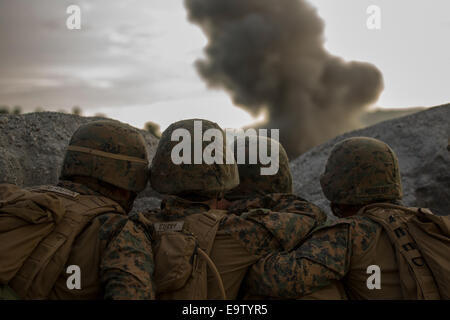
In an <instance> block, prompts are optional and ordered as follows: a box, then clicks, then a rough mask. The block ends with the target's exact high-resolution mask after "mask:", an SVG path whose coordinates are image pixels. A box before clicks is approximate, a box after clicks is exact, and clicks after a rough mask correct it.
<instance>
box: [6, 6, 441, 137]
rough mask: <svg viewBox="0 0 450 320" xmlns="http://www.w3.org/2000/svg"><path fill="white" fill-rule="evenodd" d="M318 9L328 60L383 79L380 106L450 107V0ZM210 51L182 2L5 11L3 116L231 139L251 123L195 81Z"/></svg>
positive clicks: (221, 94)
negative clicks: (170, 128)
mask: <svg viewBox="0 0 450 320" xmlns="http://www.w3.org/2000/svg"><path fill="white" fill-rule="evenodd" d="M242 1H245V0H242ZM273 1H276V0H273ZM311 3H312V4H313V5H314V6H316V7H317V8H318V12H319V15H320V16H321V17H322V18H323V20H324V21H325V25H326V27H325V37H326V44H325V45H326V48H327V49H328V50H329V51H330V53H332V54H334V55H337V56H340V57H342V58H344V59H345V60H359V61H367V62H370V63H373V64H374V65H376V66H377V67H378V68H379V69H380V70H381V72H382V73H383V76H384V83H385V90H384V92H383V93H382V95H381V97H380V99H379V101H378V102H377V106H380V107H413V106H433V105H438V104H443V103H448V102H450V58H449V57H450V1H449V0H433V1H429V0H314V1H311ZM70 4H77V5H79V6H80V7H81V9H82V16H81V22H82V28H81V30H72V31H71V30H68V29H67V27H66V19H67V17H68V15H67V14H66V8H67V7H68V6H69V5H70ZM369 5H378V6H379V7H380V9H381V29H380V30H368V29H367V27H366V20H367V18H368V14H367V13H366V9H367V7H368V6H369ZM205 45H206V39H205V37H204V36H203V34H202V31H201V30H200V29H199V28H198V27H197V26H195V25H192V24H190V23H189V22H188V21H187V20H186V10H185V8H184V7H183V2H182V0H114V1H111V0H95V1H87V0H84V1H81V0H72V1H66V0H33V1H32V0H0V104H1V105H4V104H6V105H10V106H13V105H21V106H22V108H23V109H24V110H25V111H32V110H34V109H35V108H36V107H38V106H41V107H43V108H45V109H47V110H63V109H64V110H67V111H69V110H71V108H72V107H73V106H74V105H79V106H80V107H81V108H82V109H83V112H84V114H85V115H93V114H95V113H104V114H107V115H108V116H110V117H113V118H116V119H118V120H121V121H124V122H128V123H130V124H132V125H135V126H137V127H143V125H144V123H145V122H146V121H148V120H151V121H154V122H157V123H159V124H161V127H162V129H164V128H165V127H166V126H167V125H169V124H170V123H171V122H173V121H176V120H180V119H183V118H192V117H202V118H208V119H211V120H213V121H216V122H218V123H219V124H220V125H222V126H224V127H239V126H242V125H245V124H248V123H251V122H252V121H254V119H252V117H251V116H250V115H248V114H247V113H246V112H244V111H242V110H241V109H239V108H237V107H234V106H233V105H232V103H231V100H230V98H229V97H228V95H227V94H226V93H225V92H223V91H211V90H208V89H207V88H206V86H205V84H204V82H203V81H202V80H201V79H200V77H199V76H198V75H197V72H196V71H195V69H194V67H193V63H194V61H195V60H197V59H199V58H201V57H202V56H203V53H202V50H203V48H204V47H205Z"/></svg>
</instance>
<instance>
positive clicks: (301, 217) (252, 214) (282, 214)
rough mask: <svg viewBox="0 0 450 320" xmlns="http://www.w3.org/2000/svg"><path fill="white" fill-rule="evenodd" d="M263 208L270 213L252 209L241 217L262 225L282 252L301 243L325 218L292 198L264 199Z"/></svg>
mask: <svg viewBox="0 0 450 320" xmlns="http://www.w3.org/2000/svg"><path fill="white" fill-rule="evenodd" d="M263 204H264V205H266V206H267V207H269V208H270V209H253V210H250V211H248V212H246V213H244V214H242V217H243V218H245V219H247V220H251V221H253V222H256V223H259V224H261V225H263V226H264V228H266V229H267V230H269V231H270V233H271V234H272V235H273V236H274V237H275V238H276V239H277V240H278V242H279V243H280V245H281V246H282V250H284V251H290V250H292V249H293V248H295V247H296V246H297V245H298V244H299V243H301V242H303V241H304V239H305V238H306V237H307V236H308V235H310V234H311V232H312V231H313V230H314V229H315V228H317V227H318V226H320V225H322V224H323V223H324V222H325V221H326V218H327V216H326V214H325V213H324V212H323V211H322V210H321V209H319V208H318V207H316V206H315V205H314V204H312V203H309V202H307V201H305V200H303V199H301V198H299V197H297V196H295V195H285V194H275V195H270V196H267V197H265V203H263ZM264 208H266V207H264Z"/></svg>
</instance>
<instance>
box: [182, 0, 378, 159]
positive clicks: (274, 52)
mask: <svg viewBox="0 0 450 320" xmlns="http://www.w3.org/2000/svg"><path fill="white" fill-rule="evenodd" d="M185 6H186V8H187V10H188V13H189V20H190V21H191V22H193V23H195V24H197V25H199V26H200V27H201V28H202V30H203V31H204V33H205V34H206V36H207V37H208V40H209V43H208V45H207V47H206V49H205V53H206V59H204V60H199V61H197V63H196V66H197V69H198V71H199V73H200V75H201V76H202V77H203V78H204V79H205V81H206V82H207V83H208V85H209V86H211V87H215V88H224V89H225V90H227V91H228V92H229V93H230V94H231V96H232V98H233V102H234V103H235V104H236V105H237V106H239V107H241V108H243V109H245V110H247V111H249V112H250V113H251V114H253V115H255V116H257V115H259V114H260V113H261V112H265V113H266V122H264V123H261V124H260V125H259V127H264V128H268V129H281V130H280V142H281V143H282V144H283V145H284V147H285V148H286V150H287V152H288V154H289V156H290V157H291V158H292V157H294V156H297V155H299V154H301V153H303V152H304V151H306V150H308V149H309V148H311V147H313V146H314V145H317V144H319V143H321V142H323V141H325V140H327V139H329V138H332V137H334V136H336V135H338V134H340V133H342V132H343V131H346V130H348V129H352V128H354V126H355V122H354V121H355V118H356V115H357V114H358V113H359V112H360V111H361V110H363V109H364V107H365V106H367V105H370V104H371V103H374V102H375V101H376V100H377V99H378V97H379V95H380V93H381V91H382V89H383V79H382V75H381V73H380V71H379V70H378V69H377V68H376V67H374V66H373V65H371V64H368V63H362V62H345V61H343V60H342V59H340V58H338V57H335V56H333V55H331V54H329V53H328V52H327V51H326V50H325V48H324V38H323V31H324V23H323V21H322V20H321V19H320V17H319V16H318V14H317V12H316V10H315V9H314V8H313V7H312V6H310V5H309V4H308V3H307V2H306V1H304V0H185Z"/></svg>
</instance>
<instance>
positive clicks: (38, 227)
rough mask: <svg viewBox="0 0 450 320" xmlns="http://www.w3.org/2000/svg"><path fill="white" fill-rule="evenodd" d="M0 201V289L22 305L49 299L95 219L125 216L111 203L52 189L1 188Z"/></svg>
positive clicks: (117, 206)
mask: <svg viewBox="0 0 450 320" xmlns="http://www.w3.org/2000/svg"><path fill="white" fill-rule="evenodd" d="M0 197H1V198H0V199H1V200H0V285H3V286H4V288H7V286H8V287H9V289H12V290H14V292H15V294H16V295H18V296H19V297H21V298H22V299H46V298H47V296H48V295H49V293H50V291H51V289H52V288H53V286H54V284H55V282H56V280H57V279H58V277H59V275H60V274H61V273H62V272H63V270H64V267H65V264H66V262H67V260H68V258H69V255H70V252H71V249H72V246H73V243H74V241H75V239H76V237H77V236H78V235H79V234H80V233H81V232H82V230H83V229H84V228H85V226H86V225H87V224H88V223H89V222H90V221H91V220H92V219H93V218H95V217H96V216H98V215H100V214H102V213H107V212H117V213H121V214H125V213H124V211H123V209H122V208H121V207H120V206H119V205H118V204H117V203H116V202H114V201H113V200H110V199H108V198H105V197H99V196H87V195H81V194H78V193H76V192H72V191H70V190H67V189H64V188H60V187H55V186H40V187H36V188H31V189H21V188H19V187H17V186H13V185H0ZM9 289H8V290H9ZM3 292H6V289H4V290H3ZM0 298H1V297H0Z"/></svg>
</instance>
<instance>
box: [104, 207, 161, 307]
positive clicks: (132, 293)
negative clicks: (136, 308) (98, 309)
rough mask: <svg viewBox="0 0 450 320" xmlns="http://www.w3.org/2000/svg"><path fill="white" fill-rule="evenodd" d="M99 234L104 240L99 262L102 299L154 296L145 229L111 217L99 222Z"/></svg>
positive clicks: (151, 256)
mask: <svg viewBox="0 0 450 320" xmlns="http://www.w3.org/2000/svg"><path fill="white" fill-rule="evenodd" d="M101 237H102V239H103V240H104V241H107V242H108V244H107V246H106V249H105V251H104V254H103V259H102V262H101V265H100V281H101V283H102V286H103V288H104V298H105V299H115V300H131V299H132V300H143V299H154V298H155V287H154V284H153V282H152V280H153V278H152V277H153V271H154V260H153V253H152V247H151V241H150V239H149V237H148V236H147V234H146V232H145V230H143V228H142V227H141V226H139V225H137V224H136V223H134V222H133V221H132V220H129V219H127V217H124V216H120V219H118V218H117V217H114V218H112V219H109V220H108V221H106V222H105V223H103V224H102V228H101Z"/></svg>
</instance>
